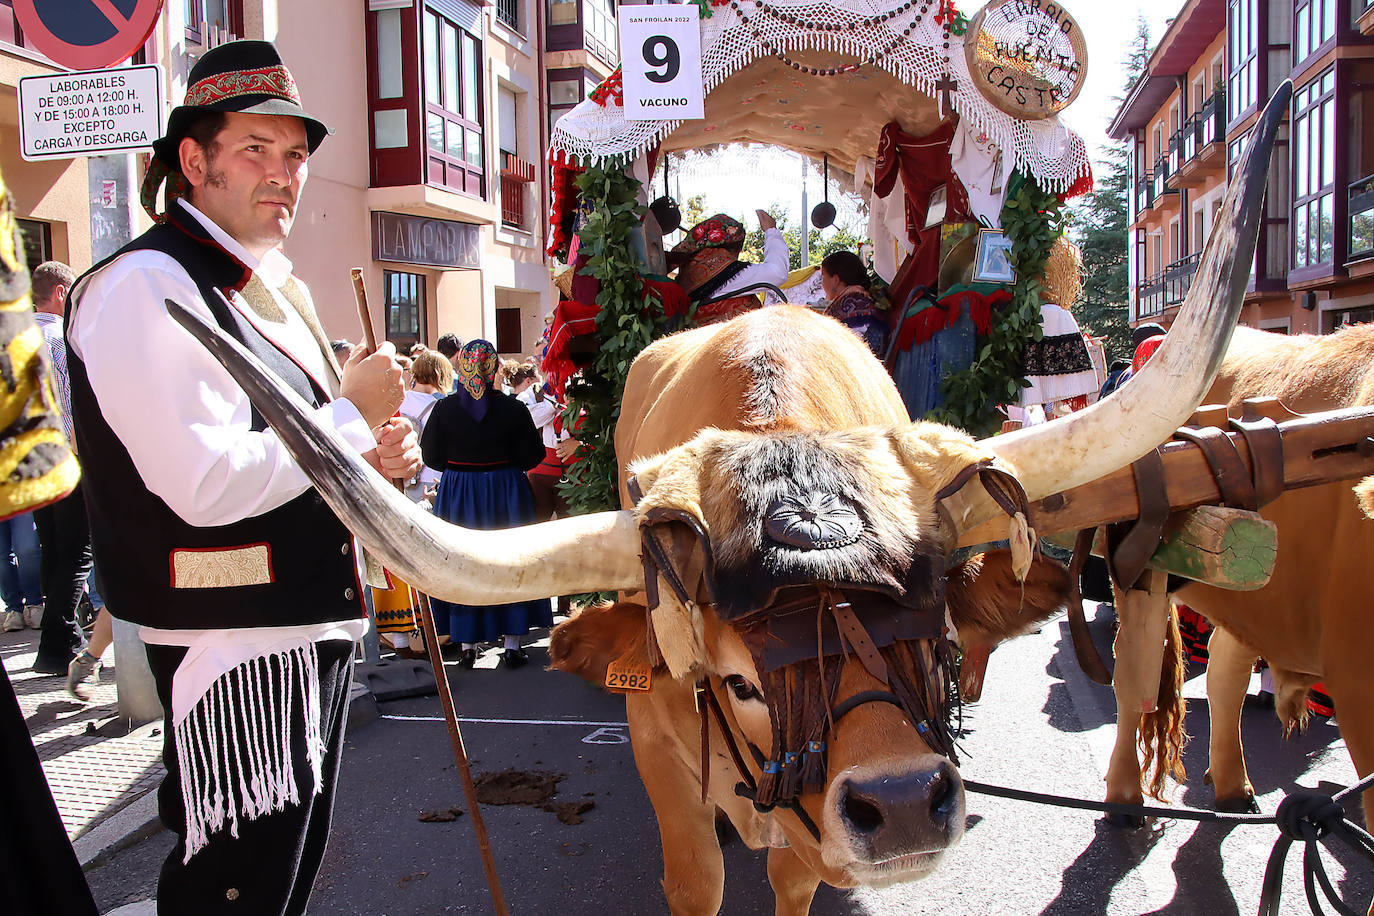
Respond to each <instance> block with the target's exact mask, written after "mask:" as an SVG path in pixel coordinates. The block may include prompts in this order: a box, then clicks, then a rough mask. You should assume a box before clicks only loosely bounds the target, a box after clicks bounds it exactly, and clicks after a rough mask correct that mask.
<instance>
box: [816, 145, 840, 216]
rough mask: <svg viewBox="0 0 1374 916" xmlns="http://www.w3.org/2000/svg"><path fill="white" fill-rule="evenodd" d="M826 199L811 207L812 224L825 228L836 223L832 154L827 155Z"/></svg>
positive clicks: (824, 185)
mask: <svg viewBox="0 0 1374 916" xmlns="http://www.w3.org/2000/svg"><path fill="white" fill-rule="evenodd" d="M823 180H824V184H823V187H824V188H825V199H824V200H823V201H821V202H820V203H818V204H816V206H814V207H812V208H811V225H813V226H815V227H816V228H817V229H825V228H827V227H829V226H833V225H834V224H835V205H834V204H832V203H831V202H830V154H829V153H827V154H826V156H825V178H824V179H823Z"/></svg>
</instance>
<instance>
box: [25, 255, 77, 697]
mask: <svg viewBox="0 0 1374 916" xmlns="http://www.w3.org/2000/svg"><path fill="white" fill-rule="evenodd" d="M75 280H76V271H74V270H72V269H71V268H70V267H68V266H67V265H66V264H63V263H62V262H60V261H44V262H43V263H42V264H39V265H38V266H37V267H35V268H34V269H33V278H32V284H33V286H32V289H33V308H34V311H35V312H36V314H35V315H34V318H35V320H36V321H37V322H38V327H39V328H40V329H41V330H42V331H43V339H44V340H45V341H47V344H48V353H49V357H50V358H51V360H52V370H53V379H54V381H55V382H56V387H57V397H58V400H59V401H60V402H61V408H62V429H63V431H64V432H65V433H66V434H67V441H69V442H71V443H73V446H75V443H76V438H75V436H73V435H72V389H71V382H70V380H69V377H68V375H67V344H66V342H65V341H64V340H63V339H62V315H63V312H64V310H65V304H66V301H67V293H68V291H69V290H70V289H71V288H72V283H73V282H74V281H75ZM33 521H34V525H35V527H37V529H38V545H39V548H40V549H41V550H42V554H43V558H42V560H41V562H40V568H41V569H42V574H41V579H42V582H43V594H44V596H45V601H44V609H43V610H42V611H41V612H35V613H41V614H42V623H41V627H40V628H41V629H42V631H43V632H42V635H41V636H40V637H39V640H38V656H37V658H35V659H34V663H33V670H34V671H36V672H37V673H39V674H61V675H64V676H65V675H66V674H67V669H68V668H69V666H70V665H71V662H72V660H73V659H74V658H76V655H77V653H78V652H80V651H81V650H82V649H83V648H84V647H85V645H86V639H85V637H84V636H82V634H81V626H80V625H79V624H78V623H77V619H76V606H77V604H79V603H80V601H81V596H82V594H84V592H85V583H86V576H87V575H89V574H90V571H91V528H90V524H89V523H88V522H87V519H86V504H85V501H84V499H83V497H82V486H81V484H77V485H76V489H75V490H73V491H72V492H71V495H69V496H67V497H66V498H64V499H60V500H58V501H57V502H55V503H52V504H50V505H47V506H42V507H41V508H38V509H35V510H34V513H33Z"/></svg>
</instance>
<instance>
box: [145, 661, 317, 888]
mask: <svg viewBox="0 0 1374 916" xmlns="http://www.w3.org/2000/svg"><path fill="white" fill-rule="evenodd" d="M293 687H296V688H298V690H296V691H293V690H292V688H293ZM293 692H298V693H299V694H300V696H301V697H302V698H303V712H304V715H303V716H297V715H293V714H292V710H291V706H290V704H291V697H292V694H293ZM283 704H285V705H283ZM172 718H173V721H174V724H173V726H172V739H173V742H174V744H175V747H176V754H177V765H178V767H179V768H180V770H181V801H182V804H183V806H184V807H185V809H186V854H185V856H184V857H183V858H182V862H183V864H184V863H186V862H189V861H190V860H191V856H193V855H195V853H196V852H198V851H199V850H200V849H202V848H203V847H204V846H205V844H206V843H208V842H209V841H210V836H211V835H212V834H214V833H216V832H218V831H220V830H223V829H224V827H225V824H226V822H227V823H228V826H229V833H230V835H232V836H234V837H237V836H238V835H239V819H240V818H242V819H244V820H252V819H254V818H256V817H258V816H259V815H262V814H266V813H268V812H270V811H281V810H283V809H284V808H285V807H286V805H287V804H288V803H290V804H293V805H295V804H299V803H300V793H299V790H298V789H297V780H296V770H295V763H294V761H293V760H292V755H291V744H292V739H293V737H294V736H295V734H296V731H297V729H304V741H305V747H306V755H307V758H308V759H309V761H310V775H311V783H310V790H309V794H310V795H314V794H316V793H317V792H319V790H320V784H321V781H322V776H321V768H322V766H323V763H324V738H323V735H322V733H321V727H320V675H319V654H318V652H317V651H316V648H315V643H314V642H304V643H298V644H296V645H293V646H291V647H290V648H285V649H280V650H278V651H273V652H269V653H265V654H262V655H257V656H254V657H252V658H249V659H248V660H247V661H244V662H243V663H242V664H239V665H237V666H235V667H233V668H231V669H230V670H228V671H227V672H225V673H224V674H223V675H222V676H220V677H218V678H216V679H215V680H214V681H213V683H211V684H210V685H209V688H208V689H207V690H206V691H205V692H204V693H203V694H202V695H201V696H200V698H199V699H198V700H196V702H195V705H194V706H192V707H191V708H190V709H189V710H188V711H187V712H186V714H185V715H181V716H176V715H174V716H173V717H172Z"/></svg>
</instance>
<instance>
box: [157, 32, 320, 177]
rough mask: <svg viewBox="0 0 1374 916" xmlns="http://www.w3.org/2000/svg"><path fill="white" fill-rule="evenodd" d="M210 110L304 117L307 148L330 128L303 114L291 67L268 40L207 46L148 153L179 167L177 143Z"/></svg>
mask: <svg viewBox="0 0 1374 916" xmlns="http://www.w3.org/2000/svg"><path fill="white" fill-rule="evenodd" d="M211 111H231V112H232V111H240V112H245V113H247V114H266V115H286V116H288V117H294V118H300V119H301V120H302V121H304V122H305V136H306V139H307V141H308V143H309V144H310V152H312V153H313V152H315V149H316V147H318V146H319V145H320V143H322V142H323V141H324V138H325V137H326V136H328V135H329V134H330V133H332V131H330V129H329V128H328V127H326V126H325V124H324V122H323V121H321V120H319V119H318V118H315V117H312V116H311V115H309V114H306V111H305V109H304V108H302V107H301V96H300V93H299V92H298V91H297V89H296V81H295V80H294V79H292V77H291V71H289V70H287V69H286V65H285V64H283V63H282V60H281V55H280V54H279V53H277V48H276V46H275V45H273V44H272V43H271V42H270V41H251V40H249V41H231V42H227V43H225V44H222V45H219V46H218V47H215V48H211V49H210V50H209V51H206V52H205V55H204V56H203V57H201V59H200V60H198V61H197V62H196V65H195V66H194V67H192V68H191V75H190V77H189V80H188V86H187V89H186V100H185V101H184V102H182V104H180V105H178V106H177V107H176V108H173V109H172V114H171V116H170V117H168V119H167V134H166V136H164V137H162V138H161V139H158V140H155V141H153V154H154V155H155V156H156V157H157V158H158V159H160V160H161V161H162V164H163V165H165V166H167V168H169V169H171V170H172V171H179V170H180V168H181V160H180V157H179V153H178V148H179V147H180V146H181V140H182V138H183V137H185V136H186V132H187V130H188V129H190V127H191V125H192V124H193V123H194V122H195V120H196V118H197V117H199V116H201V115H203V114H205V113H207V112H211Z"/></svg>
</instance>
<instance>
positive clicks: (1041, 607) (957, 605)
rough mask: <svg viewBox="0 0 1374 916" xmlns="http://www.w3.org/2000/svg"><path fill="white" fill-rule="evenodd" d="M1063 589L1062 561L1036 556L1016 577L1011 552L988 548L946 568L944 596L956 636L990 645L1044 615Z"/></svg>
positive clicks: (1065, 582)
mask: <svg viewBox="0 0 1374 916" xmlns="http://www.w3.org/2000/svg"><path fill="white" fill-rule="evenodd" d="M1068 593H1069V572H1068V570H1067V569H1065V568H1064V565H1063V564H1062V563H1058V562H1056V561H1054V560H1050V559H1046V558H1045V557H1037V558H1036V559H1035V561H1034V562H1033V563H1032V564H1031V568H1030V572H1029V573H1027V575H1026V580H1025V582H1018V581H1017V580H1016V574H1015V572H1013V570H1012V558H1011V551H1009V550H992V551H988V552H987V553H982V554H978V555H977V556H974V557H972V558H970V559H969V560H968V561H967V562H965V563H963V564H962V565H960V566H958V567H956V568H955V569H952V570H950V572H949V584H948V587H947V600H948V604H949V615H950V618H951V619H952V620H953V621H954V626H955V627H956V628H957V629H958V631H959V641H960V642H961V643H963V644H964V645H970V644H974V643H978V644H982V645H989V646H990V645H996V644H997V643H999V642H1001V641H1003V640H1005V639H1011V638H1012V637H1014V636H1020V635H1021V634H1022V633H1024V632H1026V631H1027V630H1029V629H1030V628H1032V627H1034V626H1035V625H1036V624H1038V623H1040V622H1042V621H1044V620H1046V619H1048V618H1049V617H1050V615H1051V614H1053V613H1054V612H1055V611H1057V610H1058V609H1059V608H1060V607H1062V606H1063V604H1064V600H1065V598H1067V596H1068Z"/></svg>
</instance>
